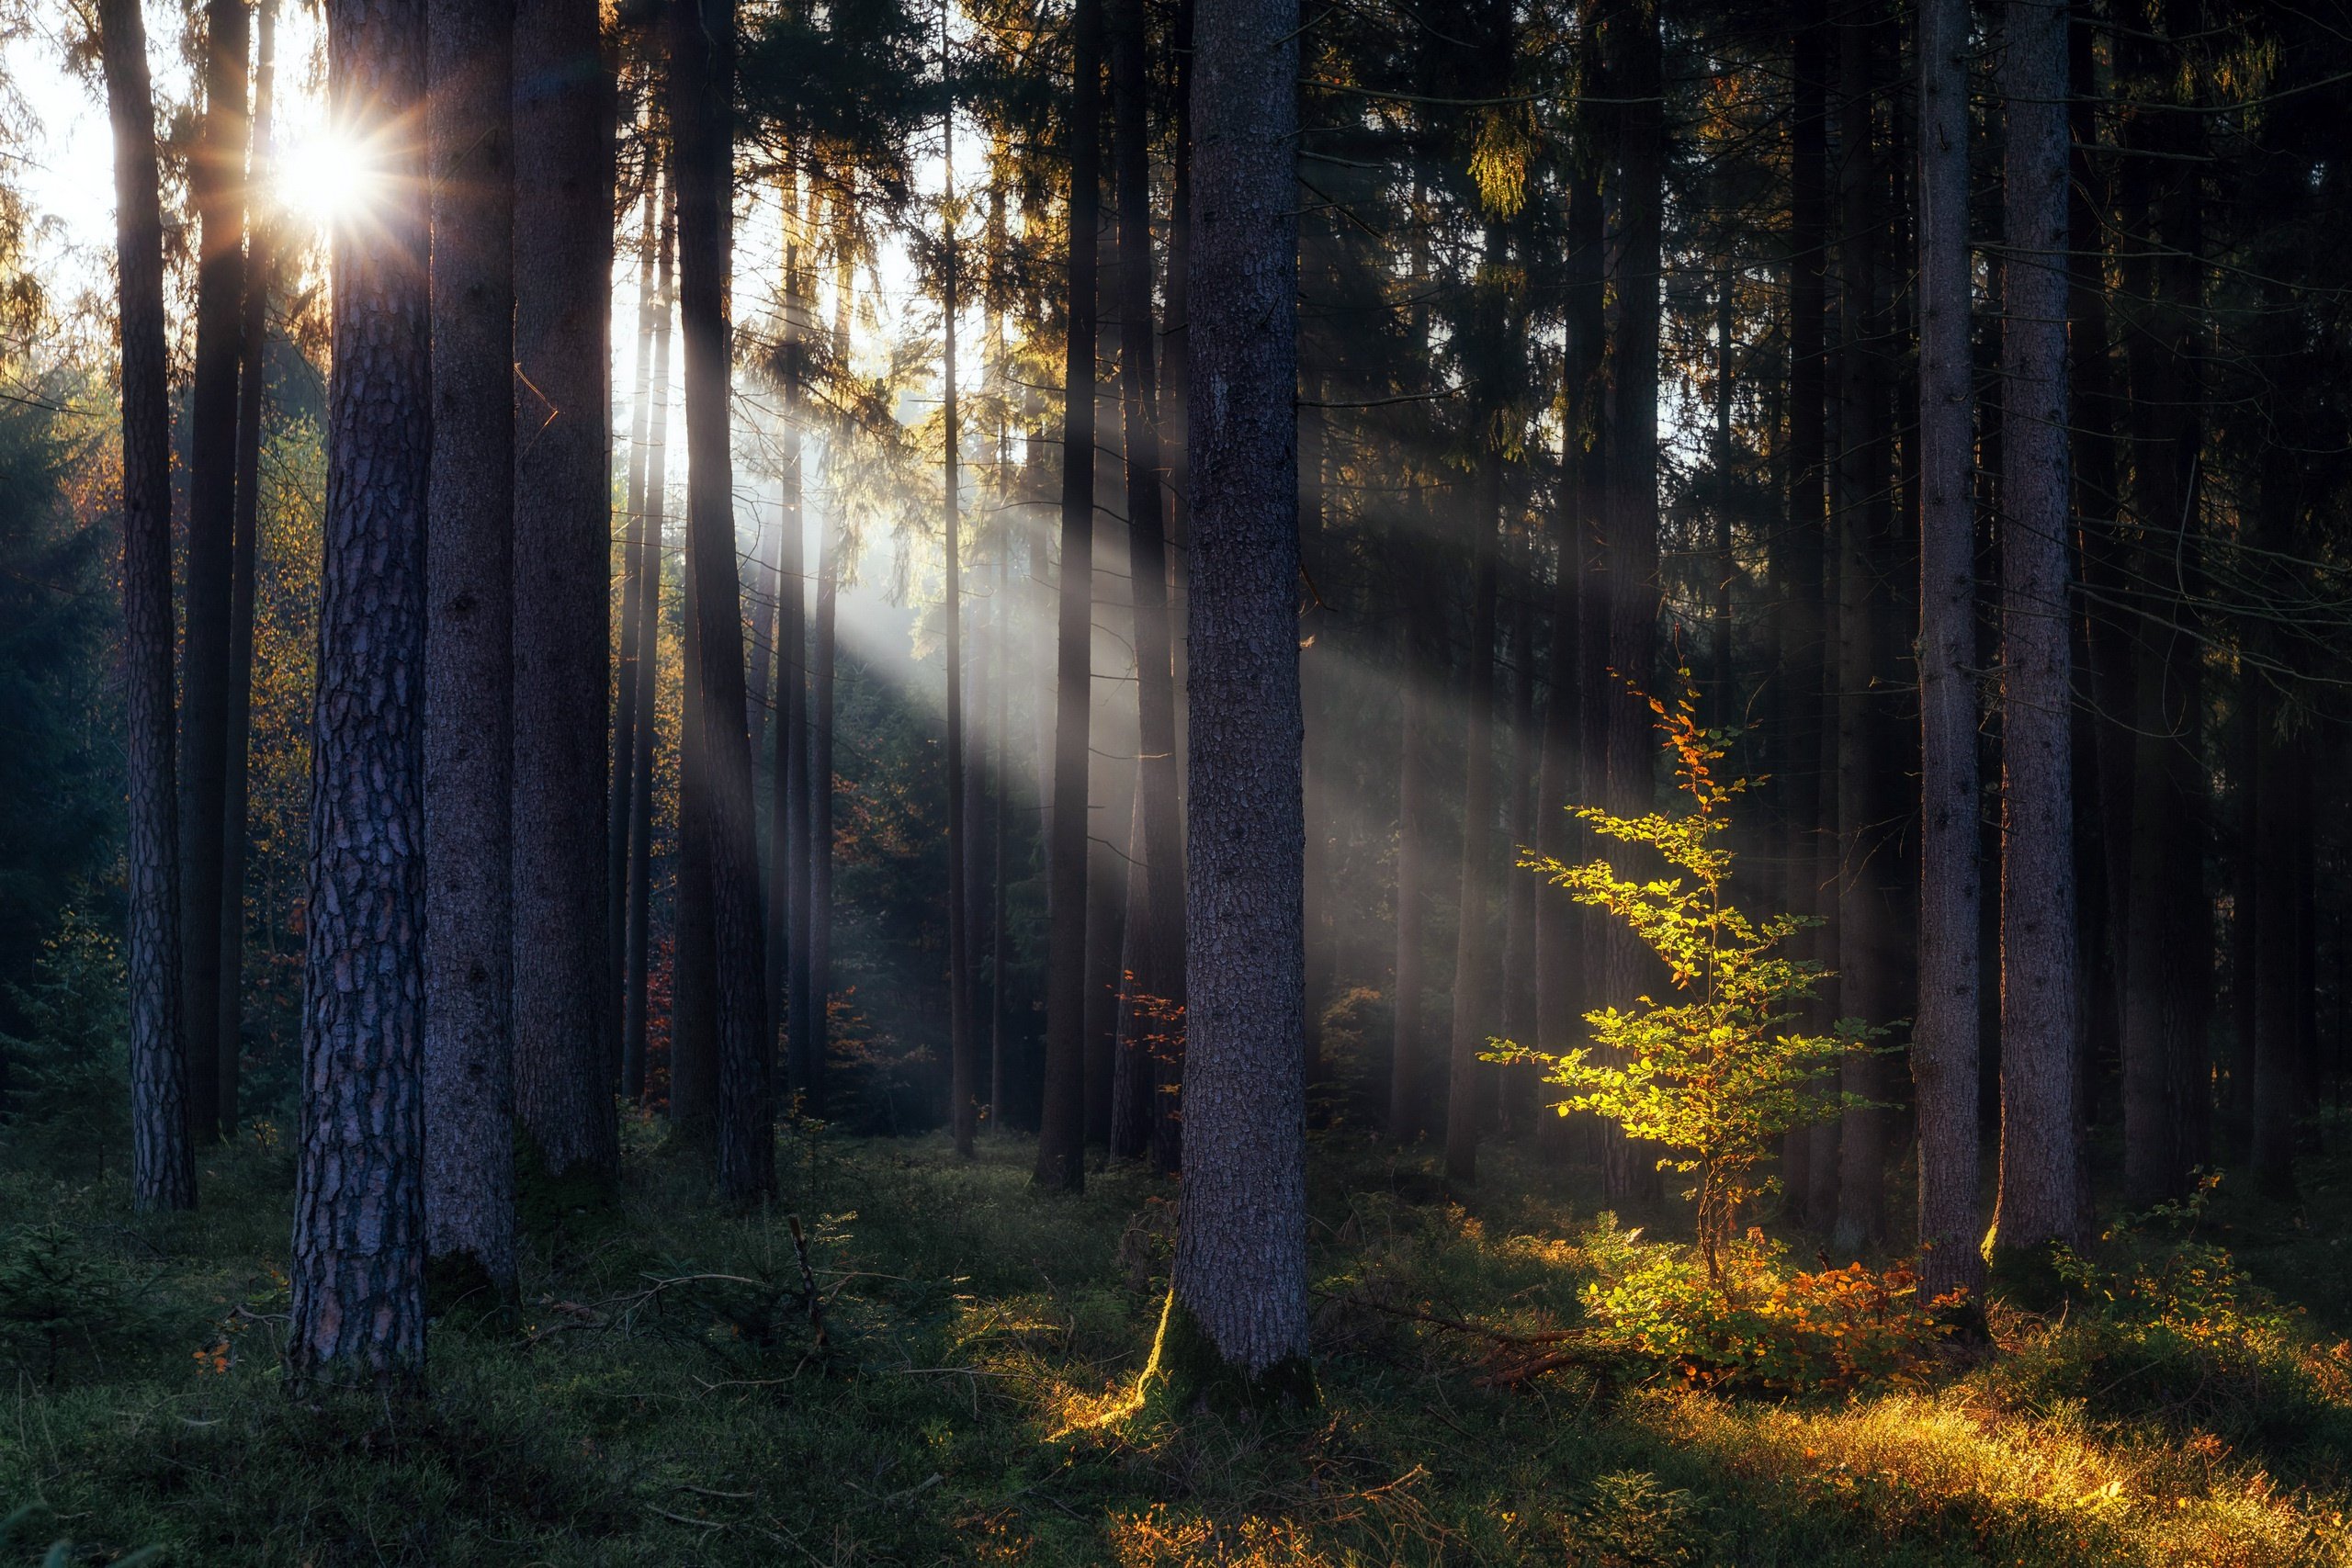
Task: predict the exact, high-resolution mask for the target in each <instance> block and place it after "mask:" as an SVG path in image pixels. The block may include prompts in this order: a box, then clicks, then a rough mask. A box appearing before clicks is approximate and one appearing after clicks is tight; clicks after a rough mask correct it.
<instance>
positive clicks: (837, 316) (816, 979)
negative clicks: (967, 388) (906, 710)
mask: <svg viewBox="0 0 2352 1568" xmlns="http://www.w3.org/2000/svg"><path fill="white" fill-rule="evenodd" d="M852 260H853V257H852V254H851V252H850V249H849V247H848V244H847V242H846V241H844V242H843V243H842V250H841V254H840V257H839V260H838V263H837V270H836V271H835V273H834V275H833V355H834V358H835V360H836V361H838V362H840V363H844V364H845V363H847V361H848V359H849V322H850V310H851V304H852V301H853V299H854V295H855V293H856V273H855V270H854V267H853V266H852V265H851V263H852ZM842 538H843V534H842V520H841V519H840V518H839V517H831V518H828V519H827V520H826V523H825V525H824V526H823V527H822V528H820V530H818V535H817V613H816V617H815V624H814V626H813V633H814V635H813V636H812V637H811V638H810V641H811V644H812V647H811V648H810V649H809V712H810V718H809V886H808V894H807V897H808V901H809V902H808V908H809V917H808V928H807V929H808V940H807V942H805V943H803V945H802V951H803V952H804V953H807V955H808V965H807V978H806V979H805V981H804V982H803V984H802V990H803V992H804V994H806V995H807V997H808V998H809V1007H808V1018H809V1039H808V1053H809V1064H808V1066H809V1072H808V1081H809V1084H810V1085H811V1086H812V1087H821V1085H822V1083H823V1079H824V1069H825V1063H826V1060H827V1055H826V1053H827V1052H828V1050H829V1049H830V1048H831V1038H832V1035H831V1000H832V976H833V967H832V953H833V662H834V650H835V648H836V638H835V635H834V631H835V626H836V625H837V623H838V620H839V610H840V598H841V564H840V561H839V558H838V556H839V551H840V547H841V545H842Z"/></svg>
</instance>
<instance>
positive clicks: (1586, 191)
mask: <svg viewBox="0 0 2352 1568" xmlns="http://www.w3.org/2000/svg"><path fill="white" fill-rule="evenodd" d="M1577 53H1578V60H1579V62H1581V63H1583V64H1584V65H1585V67H1586V69H1588V70H1589V71H1590V72H1591V73H1594V74H1596V75H1597V73H1598V63H1597V62H1598V59H1599V39H1598V36H1597V35H1596V33H1595V32H1594V30H1593V28H1591V26H1590V17H1589V6H1588V7H1587V15H1586V17H1585V22H1584V25H1582V26H1581V27H1580V28H1578V37H1577ZM1589 114H1590V111H1589V110H1588V111H1587V115H1588V116H1589ZM1585 129H1586V130H1587V131H1588V134H1587V136H1586V138H1585V141H1586V143H1587V144H1586V145H1585V146H1584V147H1583V148H1582V150H1581V151H1580V152H1579V155H1578V156H1577V158H1576V160H1575V161H1574V163H1572V164H1570V166H1569V169H1568V174H1567V231H1566V247H1567V258H1566V292H1567V301H1566V322H1565V341H1564V343H1563V345H1562V353H1561V363H1560V392H1561V401H1562V405H1563V407H1564V410H1565V417H1564V419H1563V421H1562V439H1561V448H1560V491H1559V503H1558V512H1557V513H1556V515H1555V521H1554V532H1555V535H1556V536H1557V541H1558V542H1557V547H1556V549H1557V555H1558V561H1557V565H1556V567H1555V574H1554V579H1553V587H1552V645H1551V650H1550V660H1549V665H1548V671H1547V673H1548V676H1549V684H1550V687H1551V694H1550V697H1549V700H1548V703H1547V705H1546V707H1545V710H1544V772H1543V779H1542V782H1541V784H1540V785H1539V787H1538V791H1537V802H1536V812H1535V814H1536V829H1535V834H1536V837H1535V847H1536V850H1537V852H1539V853H1540V854H1542V855H1544V857H1545V858H1547V859H1550V860H1555V861H1559V862H1561V863H1564V864H1565V863H1569V862H1571V861H1573V860H1575V859H1576V858H1577V856H1578V855H1579V854H1580V852H1582V850H1583V847H1584V835H1583V832H1582V830H1581V829H1578V828H1577V822H1576V818H1575V817H1574V816H1572V815H1571V811H1572V809H1573V808H1574V807H1578V806H1582V805H1585V804H1587V803H1589V801H1591V800H1592V799H1593V796H1592V795H1591V793H1590V786H1589V782H1588V780H1587V778H1586V774H1587V773H1589V771H1590V770H1591V768H1592V764H1593V763H1594V762H1595V761H1598V759H1597V758H1595V757H1594V756H1592V755H1591V753H1590V750H1589V747H1588V744H1587V739H1586V738H1587V736H1588V735H1589V733H1590V732H1591V729H1592V723H1591V721H1592V719H1593V718H1594V717H1596V716H1597V715H1596V714H1588V713H1587V711H1586V696H1587V693H1588V685H1589V682H1591V680H1592V678H1593V676H1592V671H1591V668H1590V663H1591V660H1590V654H1591V652H1592V651H1594V650H1595V649H1596V645H1597V642H1598V638H1597V637H1596V636H1595V633H1596V632H1597V630H1598V627H1597V626H1595V625H1593V624H1590V623H1592V622H1597V621H1598V620H1600V618H1601V617H1600V616H1599V615H1589V611H1590V610H1592V609H1593V608H1594V606H1591V605H1589V604H1588V603H1587V601H1588V600H1589V597H1590V593H1591V588H1592V571H1591V564H1592V561H1593V558H1594V551H1595V547H1596V546H1597V543H1598V541H1599V539H1600V528H1601V511H1602V506H1603V498H1604V497H1605V495H1606V493H1607V489H1606V480H1607V473H1606V468H1607V463H1608V453H1609V448H1608V442H1607V436H1606V426H1607V397H1608V386H1607V382H1606V380H1605V379H1604V378H1603V370H1604V367H1605V365H1606V353H1605V351H1606V349H1607V347H1608V344H1607V333H1608V325H1607V317H1606V311H1605V309H1604V304H1605V296H1604V292H1603V282H1604V270H1603V258H1602V237H1601V205H1600V158H1599V155H1598V152H1597V150H1596V149H1594V148H1593V147H1592V146H1591V145H1590V144H1589V143H1590V141H1591V138H1590V135H1589V130H1590V121H1589V118H1588V119H1587V120H1586V122H1585ZM1535 919H1536V931H1535V946H1536V961H1535V963H1536V974H1535V1038H1536V1043H1537V1047H1538V1049H1540V1050H1543V1051H1544V1052H1546V1053H1549V1054H1551V1055H1562V1054H1565V1053H1566V1052H1567V1051H1569V1050H1572V1049H1574V1048H1575V1043H1576V1042H1577V1040H1578V1039H1579V1038H1581V1037H1582V1034H1583V1032H1584V1031H1583V1013H1584V1004H1585V1001H1586V998H1587V997H1588V994H1589V989H1590V980H1591V977H1592V976H1591V969H1592V965H1591V962H1590V949H1591V947H1592V945H1593V944H1592V942H1591V937H1592V931H1593V927H1592V922H1591V920H1590V919H1589V918H1587V915H1586V911H1585V910H1584V909H1583V908H1581V907H1580V906H1578V905H1577V904H1576V903H1574V902H1573V901H1572V900H1570V899H1569V898H1568V897H1566V895H1565V894H1563V893H1561V892H1560V891H1558V890H1557V889H1553V888H1545V889H1542V890H1541V891H1540V895H1539V902H1538V903H1537V905H1536V914H1535ZM1541 1126H1542V1129H1543V1130H1542V1131H1540V1132H1539V1133H1538V1134H1537V1137H1538V1139H1539V1140H1540V1141H1542V1142H1543V1144H1544V1147H1545V1148H1546V1150H1547V1151H1548V1152H1550V1153H1551V1154H1552V1155H1553V1156H1558V1155H1560V1154H1561V1153H1563V1152H1565V1145H1566V1122H1565V1121H1564V1119H1562V1118H1560V1117H1558V1116H1556V1115H1546V1116H1544V1119H1543V1121H1542V1123H1541Z"/></svg>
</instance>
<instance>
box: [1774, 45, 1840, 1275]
mask: <svg viewBox="0 0 2352 1568" xmlns="http://www.w3.org/2000/svg"><path fill="white" fill-rule="evenodd" d="M1828 40H1829V29H1828V19H1827V12H1826V4H1825V0H1798V6H1797V12H1796V17H1795V26H1794V29H1793V33H1792V39H1791V52H1792V76H1793V82H1792V106H1791V115H1790V131H1789V143H1790V146H1789V436H1788V439H1789V455H1788V468H1789V494H1788V526H1787V529H1786V530H1785V538H1786V541H1787V542H1786V544H1785V545H1784V547H1782V551H1781V562H1782V565H1783V569H1784V572H1785V576H1784V578H1783V581H1782V582H1781V599H1782V603H1783V604H1784V606H1785V607H1784V609H1783V611H1782V615H1781V691H1780V716H1781V726H1780V728H1781V735H1782V738H1783V743H1784V745H1785V747H1786V757H1787V761H1786V763H1785V764H1784V765H1783V767H1782V768H1781V819H1782V821H1783V822H1784V823H1785V825H1786V830H1787V835H1788V837H1787V842H1786V850H1785V852H1786V854H1787V857H1788V865H1789V873H1788V900H1787V902H1788V908H1789V910H1790V912H1791V913H1792V914H1795V915H1799V916H1803V917H1807V918H1812V919H1826V916H1827V915H1828V914H1829V913H1830V909H1829V908H1828V905H1829V898H1828V896H1827V894H1826V892H1825V886H1826V885H1825V883H1824V880H1823V878H1822V876H1821V875H1820V874H1819V872H1818V871H1817V869H1816V863H1817V861H1818V859H1819V858H1820V851H1821V844H1820V831H1819V830H1820V826H1821V821H1822V795H1823V790H1822V775H1821V768H1820V761H1821V755H1822V750H1823V745H1822V743H1823V735H1822V725H1821V720H1822V713H1823V707H1824V700H1823V699H1824V695H1825V691H1826V651H1827V638H1826V627H1825V626H1824V624H1823V623H1824V615H1823V600H1822V581H1823V569H1824V560H1825V558H1826V553H1827V551H1826V543H1827V537H1828V519H1829V513H1828V508H1827V485H1828V477H1829V459H1828V439H1827V437H1828V431H1827V423H1826V417H1825V416H1826V409H1827V401H1828V392H1829V385H1828V358H1827V354H1826V344H1827V337H1828V292H1829V291H1828V267H1827V262H1828V244H1829V182H1828V161H1829V152H1828V141H1829V87H1828V77H1829V61H1828V54H1829V51H1828ZM1832 853H1834V849H1833V850H1832ZM1827 935H1828V933H1827V932H1826V930H1824V929H1823V928H1820V927H1815V928H1814V929H1812V930H1809V931H1801V932H1800V933H1798V935H1797V936H1796V938H1795V939H1794V940H1793V941H1792V942H1791V944H1790V945H1791V948H1792V953H1793V955H1794V956H1796V957H1799V958H1804V959H1810V960H1812V961H1814V962H1815V963H1818V964H1824V965H1825V967H1826V966H1827V965H1828V964H1830V963H1831V962H1832V961H1833V960H1834V958H1835V953H1834V951H1833V950H1832V949H1831V948H1830V947H1829V944H1828V941H1827ZM1812 1014H1813V1016H1812V1018H1811V1020H1810V1021H1812V1022H1814V1023H1815V1025H1816V1026H1817V1025H1818V1024H1820V1023H1821V1022H1822V1021H1825V1020H1826V1018H1827V1017H1828V1016H1830V1011H1829V1009H1828V1007H1827V1006H1826V998H1825V1001H1824V1003H1823V1004H1819V1005H1817V1006H1816V1007H1815V1009H1813V1010H1812ZM1836 1137H1837V1132H1836V1127H1835V1125H1834V1123H1829V1124H1817V1125H1815V1126H1811V1127H1800V1128H1798V1129H1796V1130H1795V1131H1794V1132H1792V1133H1791V1134H1789V1137H1788V1139H1787V1142H1786V1144H1785V1145H1784V1147H1785V1149H1786V1151H1787V1153H1786V1156H1785V1157H1784V1160H1783V1165H1784V1169H1783V1172H1782V1177H1783V1182H1784V1185H1785V1186H1786V1188H1787V1190H1788V1194H1789V1202H1790V1205H1791V1208H1792V1211H1793V1212H1794V1213H1796V1215H1797V1216H1798V1217H1799V1218H1800V1219H1801V1220H1802V1221H1803V1222H1804V1223H1805V1224H1810V1225H1812V1226H1814V1227H1815V1228H1816V1229H1818V1228H1820V1227H1821V1226H1822V1225H1823V1224H1825V1223H1826V1221H1827V1220H1828V1219H1830V1218H1831V1217H1832V1216H1831V1215H1830V1214H1826V1213H1822V1212H1821V1206H1819V1205H1817V1204H1816V1203H1815V1201H1814V1179H1815V1175H1816V1174H1825V1175H1826V1174H1828V1173H1829V1172H1831V1171H1834V1168H1835V1163H1836V1161H1835V1154H1836V1147H1837V1145H1836ZM1825 1143H1826V1145H1827V1149H1826V1153H1827V1154H1828V1155H1829V1156H1830V1158H1829V1160H1828V1161H1827V1165H1826V1169H1825V1170H1824V1171H1823V1172H1820V1173H1816V1172H1815V1169H1814V1167H1815V1157H1814V1156H1815V1151H1816V1149H1817V1148H1819V1147H1820V1146H1821V1145H1824V1144H1825ZM1832 1194H1833V1207H1834V1189H1833V1190H1832Z"/></svg>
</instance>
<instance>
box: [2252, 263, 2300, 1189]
mask: <svg viewBox="0 0 2352 1568" xmlns="http://www.w3.org/2000/svg"><path fill="white" fill-rule="evenodd" d="M2280 308H2281V313H2282V314H2283V313H2284V309H2285V308H2284V306H2283V305H2282V306H2281V307H2280ZM2274 439H2275V438H2274ZM2298 461H2299V459H2298V457H2297V456H2296V455H2295V454H2294V453H2291V452H2290V451H2287V450H2285V449H2283V448H2281V447H2280V446H2276V445H2274V446H2270V447H2269V448H2268V449H2267V450H2266V451H2265V452H2264V453H2263V456H2262V458H2261V472H2260V478H2259V480H2258V482H2257V494H2256V502H2255V504H2256V525H2255V534H2256V548H2257V550H2258V551H2259V553H2260V558H2262V559H2263V560H2264V561H2265V562H2267V563H2268V565H2267V570H2264V576H2265V577H2266V578H2267V579H2269V580H2270V581H2272V582H2274V583H2276V584H2277V588H2278V602H2281V603H2287V604H2292V603H2295V602H2297V601H2298V600H2301V599H2303V598H2305V597H2307V596H2308V590H2306V589H2303V588H2301V585H2299V584H2290V583H2289V582H2288V581H2285V580H2284V573H2285V571H2286V570H2289V569H2288V568H2287V567H2286V563H2287V562H2288V561H2290V560H2291V559H2292V558H2293V552H2294V550H2295V547H2296V545H2295V533H2296V529H2295V524H2296V521H2297V513H2298V512H2299V511H2300V505H2299V502H2298V498H2297V496H2296V476H2295V468H2296V467H2297V464H2298ZM2246 636H2247V638H2248V641H2249V643H2250V644H2251V647H2250V649H2248V651H2249V652H2251V653H2253V654H2254V655H2255V656H2256V658H2255V659H2254V660H2249V661H2248V662H2250V663H2255V664H2257V665H2258V666H2259V667H2257V668H2251V669H2246V668H2244V667H2243V666H2242V671H2243V672H2242V676H2241V679H2242V681H2243V682H2244V693H2243V695H2242V697H2241V699H2240V700H2241V701H2245V702H2247V704H2248V706H2249V710H2250V724H2251V727H2252V728H2253V731H2254V734H2253V742H2254V750H2255V766H2254V770H2253V771H2254V778H2255V791H2254V807H2255V809H2254V841H2253V842H2252V843H2251V844H2250V845H2248V846H2246V849H2247V851H2248V852H2251V854H2252V856H2253V860H2254V900H2253V906H2252V910H2251V913H2252V916H2253V928H2254V942H2253V943H2252V949H2253V953H2254V964H2253V976H2252V979H2253V982H2254V985H2253V990H2254V1008H2253V1012H2254V1051H2253V1062H2252V1066H2253V1073H2252V1077H2253V1083H2252V1089H2253V1093H2252V1094H2251V1095H2250V1096H2249V1097H2248V1108H2249V1109H2250V1111H2252V1116H2251V1119H2250V1126H2249V1129H2248V1131H2249V1133H2250V1134H2251V1136H2250V1138H2249V1141H2248V1147H2247V1160H2246V1164H2247V1168H2248V1171H2249V1173H2250V1174H2251V1175H2252V1176H2253V1178H2254V1181H2255V1185H2256V1187H2257V1188H2258V1189H2259V1190H2261V1191H2262V1192H2264V1193H2266V1194H2267V1195H2269V1196H2271V1197H2275V1198H2284V1199H2291V1198H2292V1197H2294V1195H2295V1137H2296V1132H2297V1129H2298V1127H2299V1125H2300V1124H2301V1121H2302V1118H2303V1116H2304V1115H2305V1114H2306V1113H2308V1111H2310V1110H2311V1109H2312V1085H2311V1084H2310V1083H2309V1082H2307V1081H2306V1077H2305V1060H2304V1050H2303V1038H2302V1036H2303V1018H2302V1014H2303V1009H2304V1007H2305V1006H2306V1005H2308V999H2309V998H2310V996H2311V990H2310V987H2309V986H2308V985H2307V983H2306V976H2305V974H2304V965H2303V961H2302V960H2303V953H2304V951H2305V949H2306V947H2307V945H2308V944H2309V942H2310V940H2311V932H2310V931H2309V921H2308V919H2306V916H2305V911H2304V910H2303V908H2302V897H2301V892H2302V881H2303V872H2304V868H2305V867H2306V866H2308V865H2309V864H2310V863H2311V861H2312V843H2311V833H2310V828H2309V821H2310V818H2309V798H2310V794H2311V761H2310V758H2309V756H2308V755H2307V751H2308V746H2307V743H2306V742H2305V740H2304V739H2303V738H2302V737H2301V736H2300V735H2296V734H2291V733H2289V732H2288V731H2287V729H2286V725H2287V724H2288V723H2289V722H2291V717H2290V715H2291V709H2292V704H2291V703H2290V700H2289V698H2288V695H2287V687H2286V677H2285V675H2284V674H2283V671H2285V670H2286V669H2287V668H2289V667H2290V660H2291V659H2292V657H2293V655H2292V654H2291V653H2290V651H2289V650H2287V649H2283V648H2281V647H2280V646H2279V645H2280V643H2281V642H2282V641H2283V639H2282V638H2281V637H2279V636H2278V631H2277V629H2276V628H2275V627H2273V626H2268V625H2264V624H2257V625H2256V626H2253V627H2251V628H2249V630H2248V632H2247V634H2246Z"/></svg>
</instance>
